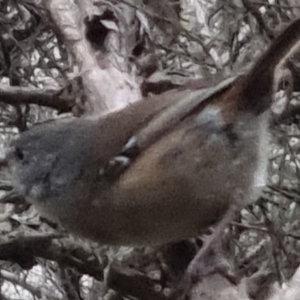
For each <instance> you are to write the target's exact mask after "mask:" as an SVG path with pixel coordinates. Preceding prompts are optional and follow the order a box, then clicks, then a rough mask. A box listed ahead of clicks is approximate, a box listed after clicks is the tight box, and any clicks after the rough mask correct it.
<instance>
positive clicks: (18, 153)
mask: <svg viewBox="0 0 300 300" xmlns="http://www.w3.org/2000/svg"><path fill="white" fill-rule="evenodd" d="M15 155H16V158H17V159H19V160H23V159H24V153H23V151H22V150H21V149H20V148H19V147H17V148H16V150H15Z"/></svg>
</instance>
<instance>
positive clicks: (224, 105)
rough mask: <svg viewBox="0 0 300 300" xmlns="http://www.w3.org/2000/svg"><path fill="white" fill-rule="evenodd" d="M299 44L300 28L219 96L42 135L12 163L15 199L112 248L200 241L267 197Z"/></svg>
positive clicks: (42, 130) (204, 95)
mask: <svg viewBox="0 0 300 300" xmlns="http://www.w3.org/2000/svg"><path fill="white" fill-rule="evenodd" d="M299 39H300V20H297V21H295V22H294V23H292V24H291V25H290V26H289V27H288V28H287V29H286V30H285V31H284V32H283V33H282V34H281V35H280V36H279V37H278V38H277V39H276V40H275V42H274V43H273V44H272V45H271V47H270V48H269V50H268V51H267V52H266V53H265V54H264V55H263V56H262V58H261V59H260V60H259V61H258V62H257V63H256V64H255V65H254V67H253V68H252V69H251V70H250V72H249V73H248V74H246V75H242V76H239V77H237V78H229V79H227V80H225V81H223V82H221V83H220V84H219V85H217V86H215V87H213V88H208V89H203V90H186V91H177V92H174V91H173V92H167V93H165V94H163V95H160V96H158V97H156V98H154V99H148V100H144V101H140V102H138V103H136V104H134V105H132V106H129V107H127V108H125V109H124V110H122V111H120V112H117V113H112V114H109V115H107V116H105V117H103V118H101V119H99V120H97V121H92V120H86V119H71V120H67V121H61V120H60V121H54V122H52V123H48V124H44V125H38V126H34V127H33V128H32V129H30V130H29V131H27V132H25V133H23V134H22V135H21V136H20V137H19V138H18V139H17V140H15V141H14V142H13V143H12V144H11V146H10V149H9V151H8V153H7V158H6V161H7V164H8V166H9V169H10V172H11V175H12V182H13V185H14V187H15V189H16V190H17V191H18V192H19V193H20V194H21V195H23V196H25V198H26V199H27V200H28V201H29V202H31V203H33V204H34V205H35V207H36V208H37V209H38V210H39V211H40V212H41V214H43V215H45V216H47V217H49V218H51V219H53V220H54V221H57V222H59V223H61V224H62V225H63V226H64V227H65V228H67V229H68V230H70V231H71V232H73V233H75V234H77V235H79V236H82V237H86V238H89V239H92V240H94V241H98V242H101V243H104V244H111V245H149V244H151V245H153V244H154V245H155V244H163V243H167V242H170V241H176V240H180V239H184V238H188V237H193V236H197V235H198V234H199V233H201V231H203V230H205V229H207V228H208V227H209V226H210V225H212V224H214V223H215V222H217V221H218V220H220V219H221V218H222V216H223V215H224V214H225V213H226V211H227V210H228V209H229V207H230V206H231V205H236V206H239V207H243V206H244V205H246V204H247V203H248V201H251V199H254V198H256V197H257V196H258V194H259V192H260V190H261V187H262V186H263V180H264V178H265V175H266V166H267V149H268V120H269V111H268V109H269V107H270V104H271V101H272V94H273V92H274V87H276V85H277V83H276V80H274V76H275V74H276V69H277V67H278V66H280V65H281V64H282V63H283V62H285V59H286V58H287V57H289V56H290V54H291V52H293V51H294V49H295V48H296V47H297V46H298V44H299ZM122 161H123V162H122ZM260 179H262V181H260Z"/></svg>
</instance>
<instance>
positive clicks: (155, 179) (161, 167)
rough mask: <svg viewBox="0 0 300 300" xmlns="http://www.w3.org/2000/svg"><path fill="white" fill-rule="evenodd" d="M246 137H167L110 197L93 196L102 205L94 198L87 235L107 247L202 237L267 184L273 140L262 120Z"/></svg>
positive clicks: (185, 133) (192, 134) (248, 127)
mask: <svg viewBox="0 0 300 300" xmlns="http://www.w3.org/2000/svg"><path fill="white" fill-rule="evenodd" d="M251 126H252V127H251ZM262 127H264V124H262ZM242 129H243V130H242V131H241V132H242V133H243V134H242V135H240V136H239V135H238V136H237V140H236V141H230V140H229V139H228V137H227V136H226V135H225V134H224V133H222V132H217V133H214V134H212V135H210V136H207V135H205V134H203V132H199V131H198V132H196V133H195V132H194V131H193V130H191V131H190V132H189V131H187V130H183V131H182V132H178V131H177V132H176V131H175V132H174V133H171V134H169V135H168V136H167V137H164V138H163V139H162V140H161V141H160V142H158V143H156V144H154V145H153V146H151V147H150V148H149V149H148V150H146V151H145V152H144V153H143V154H142V155H141V156H140V157H138V159H137V160H136V161H135V162H134V163H133V164H132V166H130V168H129V169H128V170H127V171H126V172H125V173H124V174H123V175H122V176H121V177H120V179H119V180H118V181H117V182H115V184H114V185H113V187H111V188H110V189H108V190H107V192H104V193H103V192H102V193H101V192H96V193H95V194H96V195H99V194H101V197H98V196H97V197H94V198H93V200H92V204H93V205H92V207H93V209H91V210H90V211H89V212H87V215H88V216H89V219H90V221H89V222H87V224H86V227H85V228H83V227H82V230H83V231H84V232H82V235H83V236H88V237H90V238H92V239H94V240H97V241H99V242H102V243H106V244H121V245H122V244H123V245H124V244H126V245H148V244H163V243H166V242H170V241H176V240H180V239H184V238H188V237H193V236H196V235H198V234H199V233H200V232H203V231H204V230H206V229H207V228H208V227H209V226H211V225H212V224H214V223H215V222H216V221H217V220H219V219H220V218H221V217H222V216H223V215H224V213H225V212H226V211H227V209H228V207H229V206H230V205H231V204H236V205H240V206H241V207H243V206H244V205H246V204H247V202H248V201H249V200H250V199H251V198H252V197H253V195H255V197H256V196H257V195H258V192H257V190H258V187H257V186H256V185H257V178H256V177H257V176H261V177H265V169H266V164H267V155H265V154H262V152H264V153H267V149H265V148H264V147H263V146H262V145H261V144H262V141H261V140H262V139H267V135H265V134H264V133H262V131H261V128H260V123H259V120H255V122H253V124H252V123H249V122H248V124H246V128H245V129H244V128H242ZM178 134H179V135H181V136H180V137H179V140H181V143H179V142H178V141H179V140H178ZM260 185H261V182H260ZM93 219H94V221H92V220H93ZM100 219H101V221H100Z"/></svg>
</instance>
